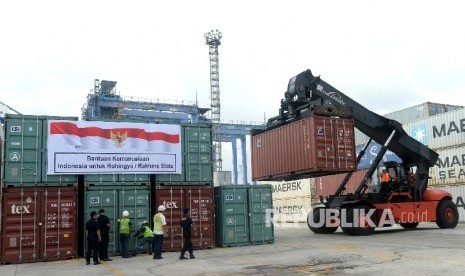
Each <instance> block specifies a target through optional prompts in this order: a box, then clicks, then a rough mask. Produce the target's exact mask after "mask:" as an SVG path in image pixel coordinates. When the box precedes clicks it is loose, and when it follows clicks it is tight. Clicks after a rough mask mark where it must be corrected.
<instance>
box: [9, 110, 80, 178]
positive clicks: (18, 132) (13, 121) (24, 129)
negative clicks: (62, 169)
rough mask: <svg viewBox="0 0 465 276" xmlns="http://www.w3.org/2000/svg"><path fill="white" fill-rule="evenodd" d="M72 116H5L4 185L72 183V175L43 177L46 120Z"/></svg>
mask: <svg viewBox="0 0 465 276" xmlns="http://www.w3.org/2000/svg"><path fill="white" fill-rule="evenodd" d="M51 119H53V120H77V119H78V118H76V117H55V116H33V115H13V114H8V115H7V117H6V118H5V129H6V133H5V136H6V137H5V160H4V169H5V172H4V183H5V185H11V186H21V185H25V186H34V185H38V184H39V183H40V184H42V185H43V184H45V185H48V184H52V185H53V184H61V183H76V182H77V176H76V175H47V173H46V172H47V137H48V124H47V121H48V120H51Z"/></svg>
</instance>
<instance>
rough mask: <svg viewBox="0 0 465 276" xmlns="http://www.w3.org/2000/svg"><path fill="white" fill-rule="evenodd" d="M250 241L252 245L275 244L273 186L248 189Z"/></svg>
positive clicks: (250, 187)
mask: <svg viewBox="0 0 465 276" xmlns="http://www.w3.org/2000/svg"><path fill="white" fill-rule="evenodd" d="M248 201H249V204H248V205H249V214H250V215H249V230H250V233H249V241H250V243H252V244H264V243H273V242H274V227H273V217H272V214H273V211H274V210H273V198H272V186H271V185H268V184H267V185H258V186H256V185H254V186H249V187H248Z"/></svg>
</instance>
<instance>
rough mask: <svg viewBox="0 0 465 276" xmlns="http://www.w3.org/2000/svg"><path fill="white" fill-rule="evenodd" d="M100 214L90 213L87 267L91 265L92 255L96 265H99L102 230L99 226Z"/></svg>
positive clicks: (87, 229)
mask: <svg viewBox="0 0 465 276" xmlns="http://www.w3.org/2000/svg"><path fill="white" fill-rule="evenodd" d="M97 218H98V214H97V213H96V212H95V211H92V212H90V219H89V220H88V221H87V223H86V231H87V251H86V265H89V264H90V254H92V259H93V261H94V265H99V264H100V262H99V261H98V245H99V244H98V243H99V242H100V240H101V236H100V229H99V225H98V221H97Z"/></svg>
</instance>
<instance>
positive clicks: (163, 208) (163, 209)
mask: <svg viewBox="0 0 465 276" xmlns="http://www.w3.org/2000/svg"><path fill="white" fill-rule="evenodd" d="M165 210H166V207H165V205H160V206H158V212H163V211H165Z"/></svg>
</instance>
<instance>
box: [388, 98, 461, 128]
mask: <svg viewBox="0 0 465 276" xmlns="http://www.w3.org/2000/svg"><path fill="white" fill-rule="evenodd" d="M460 108H463V106H460V105H449V104H440V103H431V102H426V103H422V104H419V105H414V106H411V107H408V108H404V109H401V110H398V111H394V112H391V113H388V114H386V115H384V117H386V118H389V119H394V120H396V121H398V122H399V123H401V124H406V123H409V122H413V121H418V120H422V119H425V118H428V117H431V116H433V115H437V114H441V113H445V112H449V111H453V110H457V109H460Z"/></svg>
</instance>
